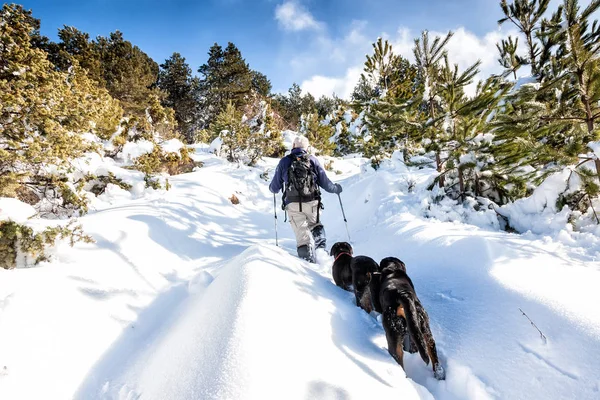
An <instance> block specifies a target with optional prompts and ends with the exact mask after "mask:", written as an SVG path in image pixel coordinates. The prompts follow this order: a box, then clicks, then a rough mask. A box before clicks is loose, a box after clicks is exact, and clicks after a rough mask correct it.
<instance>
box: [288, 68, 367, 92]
mask: <svg viewBox="0 0 600 400" xmlns="http://www.w3.org/2000/svg"><path fill="white" fill-rule="evenodd" d="M361 72H362V67H353V68H349V69H348V70H347V71H346V75H345V76H343V77H340V78H336V77H327V76H322V75H314V76H312V77H311V78H310V79H307V80H305V81H304V82H302V84H301V85H300V88H301V89H302V91H303V92H304V93H310V94H312V95H313V96H314V97H315V98H317V99H318V98H319V97H321V96H323V95H326V96H331V95H333V94H335V95H337V96H338V97H341V98H344V99H348V98H350V95H351V94H352V91H353V90H354V86H356V83H357V82H358V79H359V78H360V73H361Z"/></svg>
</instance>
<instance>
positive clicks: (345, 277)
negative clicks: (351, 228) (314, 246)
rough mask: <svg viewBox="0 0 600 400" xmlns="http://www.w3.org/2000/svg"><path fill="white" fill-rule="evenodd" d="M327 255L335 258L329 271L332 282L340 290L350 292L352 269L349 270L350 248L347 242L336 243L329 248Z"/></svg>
mask: <svg viewBox="0 0 600 400" xmlns="http://www.w3.org/2000/svg"><path fill="white" fill-rule="evenodd" d="M329 254H330V255H331V256H332V257H335V260H334V261H333V267H332V271H331V272H332V274H333V281H334V282H335V284H336V285H337V286H339V287H341V288H342V289H344V290H348V291H350V290H351V289H352V269H350V262H351V261H352V246H351V245H350V243H347V242H337V243H335V244H334V245H333V246H331V251H330V253H329Z"/></svg>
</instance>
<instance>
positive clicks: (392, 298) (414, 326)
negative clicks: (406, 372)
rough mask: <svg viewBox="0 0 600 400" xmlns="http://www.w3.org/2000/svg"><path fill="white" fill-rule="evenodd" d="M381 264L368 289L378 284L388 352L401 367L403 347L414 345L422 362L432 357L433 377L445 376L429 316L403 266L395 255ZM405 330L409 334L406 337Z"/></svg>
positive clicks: (441, 378)
mask: <svg viewBox="0 0 600 400" xmlns="http://www.w3.org/2000/svg"><path fill="white" fill-rule="evenodd" d="M380 266H381V277H380V279H378V280H377V281H378V282H376V283H373V285H371V289H372V290H376V288H374V287H373V286H375V285H378V286H379V291H378V292H379V303H380V309H381V310H382V311H383V329H384V330H385V336H386V339H387V343H388V352H389V353H390V355H391V356H392V357H393V358H394V359H395V360H396V362H398V364H400V365H401V366H402V368H404V363H403V355H404V353H403V347H404V348H406V347H409V348H412V347H416V350H418V352H419V354H420V355H421V358H422V359H423V361H424V362H425V364H429V360H431V363H432V367H433V375H434V376H435V378H436V379H438V380H443V379H445V377H446V374H445V372H444V368H443V367H442V365H441V364H440V361H439V359H438V355H437V350H436V348H435V341H434V340H433V335H432V334H431V329H430V328H429V316H428V315H427V312H426V311H425V309H424V308H423V306H422V305H421V302H420V301H419V298H418V297H417V294H416V292H415V287H414V285H413V283H412V281H411V280H410V278H409V277H408V275H407V274H406V266H405V265H404V263H403V262H402V261H400V260H399V259H397V258H394V257H387V258H384V259H383V260H381V263H380ZM407 333H408V336H409V337H405V336H407V335H406V334H407ZM405 339H406V342H405ZM409 351H410V350H409Z"/></svg>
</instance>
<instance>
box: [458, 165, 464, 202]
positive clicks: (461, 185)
mask: <svg viewBox="0 0 600 400" xmlns="http://www.w3.org/2000/svg"><path fill="white" fill-rule="evenodd" d="M458 188H459V190H460V195H459V198H460V201H461V202H463V201H465V180H464V177H463V169H462V168H461V167H458Z"/></svg>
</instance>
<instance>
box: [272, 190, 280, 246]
mask: <svg viewBox="0 0 600 400" xmlns="http://www.w3.org/2000/svg"><path fill="white" fill-rule="evenodd" d="M273 214H275V246H277V247H279V238H278V235H277V197H275V193H273Z"/></svg>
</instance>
